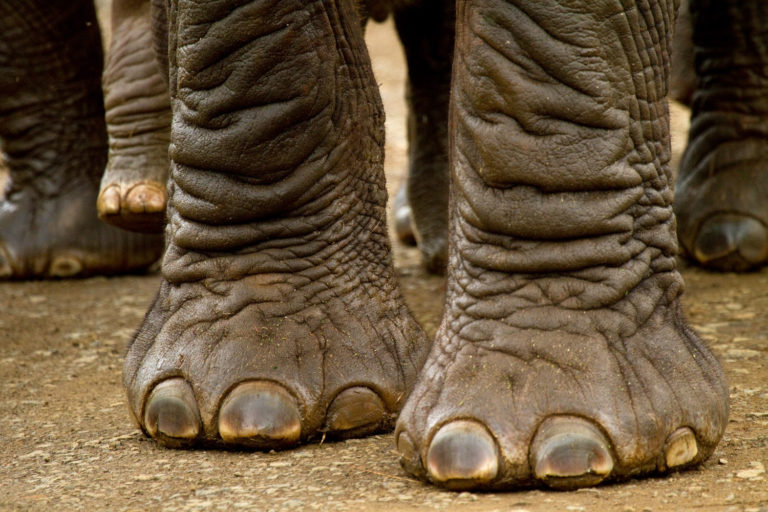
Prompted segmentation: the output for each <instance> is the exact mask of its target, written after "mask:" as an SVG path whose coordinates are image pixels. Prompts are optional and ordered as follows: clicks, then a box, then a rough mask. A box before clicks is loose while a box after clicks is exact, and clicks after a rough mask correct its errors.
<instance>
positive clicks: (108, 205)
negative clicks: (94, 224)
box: [96, 185, 120, 215]
mask: <svg viewBox="0 0 768 512" xmlns="http://www.w3.org/2000/svg"><path fill="white" fill-rule="evenodd" d="M96 209H97V210H98V212H99V215H115V214H117V213H119V212H120V190H119V187H118V186H117V185H110V186H108V187H107V188H105V189H104V190H103V191H102V192H101V194H99V199H98V200H97V203H96Z"/></svg>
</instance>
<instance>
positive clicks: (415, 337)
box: [124, 247, 428, 450]
mask: <svg viewBox="0 0 768 512" xmlns="http://www.w3.org/2000/svg"><path fill="white" fill-rule="evenodd" d="M296 250H301V249H296ZM296 250H293V249H290V248H287V249H285V251H282V250H280V249H277V248H274V249H272V250H268V251H266V252H264V253H262V254H251V255H248V256H243V255H241V256H240V257H237V258H235V257H230V259H229V261H228V262H227V261H225V260H226V258H224V257H221V256H219V257H216V258H204V257H202V256H201V255H193V254H186V255H184V256H173V255H171V256H169V255H166V258H165V261H164V265H165V267H164V268H165V273H166V274H168V273H169V270H168V269H167V268H166V267H168V266H169V265H170V266H173V265H178V268H179V269H183V271H185V272H186V271H191V272H193V273H197V272H200V271H203V269H205V268H215V269H219V270H220V271H221V273H222V274H225V275H223V276H222V277H221V278H218V277H214V278H201V279H200V280H199V281H193V282H183V283H176V284H171V283H169V282H164V284H163V285H162V287H161V289H160V292H159V294H158V297H157V300H156V301H155V304H154V306H153V307H152V309H151V310H150V312H149V314H148V315H147V317H146V320H145V322H144V325H143V326H142V328H141V329H140V330H139V333H138V335H137V336H136V338H135V340H134V342H133V343H132V345H131V348H130V350H129V353H128V357H127V360H126V364H125V372H124V382H125V386H126V388H127V391H128V397H129V404H130V408H131V412H132V414H133V415H134V417H135V418H136V421H137V423H138V425H139V426H140V427H141V429H142V430H143V431H144V432H145V433H146V434H147V435H149V436H151V437H153V438H154V439H156V440H157V441H158V442H159V443H160V444H163V445H165V446H169V447H191V446H198V445H203V446H219V447H236V448H247V449H258V450H271V449H283V448H288V447H291V446H294V445H296V444H298V443H303V442H308V441H311V440H321V439H324V438H325V437H326V436H327V437H329V438H336V439H339V438H348V437H359V436H364V435H368V434H372V433H375V432H381V431H386V430H389V429H391V428H392V427H393V425H394V419H395V417H396V415H397V413H398V412H399V410H400V409H401V407H402V405H403V403H404V401H405V397H406V395H407V392H408V390H409V389H411V388H412V386H413V382H414V380H415V377H416V373H417V371H418V369H419V368H420V366H421V363H422V362H423V360H424V357H425V355H426V350H427V347H428V343H427V341H426V339H425V336H424V334H423V332H422V331H421V329H420V327H419V326H418V325H417V324H416V322H415V320H413V318H412V317H411V315H410V313H408V312H407V310H406V308H405V306H404V305H403V303H402V300H401V298H400V296H399V292H397V289H396V287H395V283H394V280H393V279H391V277H392V276H391V275H390V272H388V271H386V269H383V268H375V269H371V270H370V271H365V270H363V269H360V268H357V269H352V270H351V271H350V272H344V273H343V274H342V273H339V272H336V271H334V268H335V269H336V270H340V268H339V267H335V266H334V265H335V264H334V262H333V261H327V265H328V266H326V265H325V264H324V265H320V266H311V265H309V264H308V263H309V261H308V260H305V261H303V262H302V261H300V260H299V259H296V255H297V252H296ZM342 252H344V251H342ZM170 253H171V254H174V248H173V247H172V248H171V250H170ZM318 257H319V258H320V256H318ZM272 258H276V259H272ZM268 260H269V261H271V263H268ZM321 260H322V261H326V260H325V259H324V258H320V260H318V261H321ZM265 264H266V265H267V267H269V268H270V269H272V270H271V271H268V272H265V273H262V274H255V275H254V274H252V275H235V274H231V272H239V271H240V270H242V269H243V268H252V267H253V266H254V265H256V266H258V265H262V266H263V265H265ZM277 268H282V269H283V270H282V271H277V270H275V269H277ZM289 268H291V269H293V270H294V272H290V271H288V270H287V269H289ZM170 272H171V273H172V271H170ZM382 276H386V277H382Z"/></svg>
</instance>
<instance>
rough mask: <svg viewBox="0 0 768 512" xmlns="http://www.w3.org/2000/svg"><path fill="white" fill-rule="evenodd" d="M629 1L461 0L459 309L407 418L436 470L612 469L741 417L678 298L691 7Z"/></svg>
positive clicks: (508, 481) (440, 475) (408, 456)
mask: <svg viewBox="0 0 768 512" xmlns="http://www.w3.org/2000/svg"><path fill="white" fill-rule="evenodd" d="M617 4H618V2H613V1H591V2H578V1H572V2H571V1H562V2H556V1H542V0H530V1H522V0H521V1H515V2H506V1H500V0H475V1H470V0H467V1H460V2H459V3H458V5H457V13H456V16H457V27H458V29H457V46H456V59H455V61H454V78H453V84H454V90H453V92H452V102H453V103H452V110H451V112H452V114H451V126H450V128H451V136H452V138H453V140H452V144H451V173H452V174H451V179H452V183H451V201H450V204H451V211H450V227H451V231H450V233H451V234H450V257H449V261H448V283H447V290H448V291H447V298H446V310H445V315H444V318H443V321H442V324H441V326H440V329H439V331H438V334H437V338H436V340H435V344H434V346H433V348H432V352H431V353H430V356H429V357H428V359H427V362H426V363H425V366H424V369H423V371H422V373H421V376H420V378H419V381H418V383H417V385H416V388H415V389H414V391H413V392H412V394H411V396H410V398H409V399H408V402H407V404H406V406H405V408H404V409H403V412H402V414H401V416H400V419H399V420H398V426H397V432H396V440H397V447H398V450H399V451H400V453H401V456H402V463H403V465H404V467H405V468H406V469H407V470H408V471H410V472H412V473H413V474H414V475H416V476H418V477H420V478H423V479H426V480H429V481H432V482H434V483H437V484H438V485H443V486H447V487H452V488H511V487H517V486H522V485H531V484H533V485H535V484H542V483H543V484H546V485H549V486H552V487H558V488H573V487H581V486H587V485H594V484H596V483H598V482H600V481H602V480H603V479H606V478H620V477H626V476H630V475H637V474H643V473H648V472H654V471H668V470H673V469H678V468H682V467H687V466H689V465H691V464H696V463H698V462H700V461H702V460H704V459H705V458H706V457H708V456H709V454H710V453H712V450H713V449H714V447H715V445H716V444H717V442H718V440H719V439H720V436H721V435H722V433H723V431H724V429H725V426H726V423H727V418H728V390H727V386H726V383H725V379H724V375H723V372H722V370H721V368H720V366H719V365H718V363H717V361H716V360H715V358H714V357H713V356H712V354H711V353H710V352H709V351H708V350H707V348H706V346H705V345H704V344H703V343H702V341H701V340H700V339H699V338H698V337H696V335H695V334H694V333H693V332H691V330H690V329H689V328H688V327H687V326H686V324H685V320H684V319H683V316H682V312H681V309H680V305H679V296H680V293H681V292H682V280H681V277H680V275H679V274H678V272H677V270H676V269H675V254H676V251H677V248H676V243H675V235H674V217H673V214H672V208H671V201H672V192H671V190H670V186H669V169H668V160H669V133H668V122H669V119H668V110H667V105H666V99H665V97H666V93H667V75H668V67H669V65H668V48H667V42H668V40H669V32H670V27H671V25H672V23H673V21H674V7H673V6H672V5H671V2H670V5H668V6H666V7H664V6H662V5H659V4H658V3H657V2H653V3H651V4H650V5H649V4H648V3H645V2H639V3H638V5H636V6H635V5H628V6H622V5H617ZM654 43H656V44H654Z"/></svg>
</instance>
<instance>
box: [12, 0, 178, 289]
mask: <svg viewBox="0 0 768 512" xmlns="http://www.w3.org/2000/svg"><path fill="white" fill-rule="evenodd" d="M62 5H63V4H62ZM101 66H102V53H101V40H100V36H99V29H98V25H97V22H96V16H95V13H94V9H93V5H92V4H91V2H86V1H78V2H69V3H67V4H66V7H57V8H55V9H54V8H52V7H51V6H50V5H49V3H48V2H45V1H37V2H34V1H30V2H21V3H19V2H12V3H9V2H3V3H2V4H0V143H1V144H2V150H3V152H4V153H5V159H6V164H7V166H8V169H9V181H8V183H7V184H6V189H5V194H4V197H3V198H2V199H0V279H26V278H46V277H70V276H84V275H89V274H110V273H119V272H128V271H138V270H143V269H146V268H147V267H149V266H150V265H151V264H152V263H154V262H155V261H156V260H157V258H158V257H159V256H160V253H161V252H162V244H163V241H162V237H159V236H145V235H140V236H139V235H133V234H127V233H123V232H122V231H121V230H118V229H116V228H113V227H110V226H107V225H105V224H103V223H102V222H100V221H99V220H98V218H97V216H96V210H95V204H96V194H97V191H98V183H99V179H100V177H101V173H102V172H103V169H104V164H105V160H106V158H105V157H106V143H107V140H106V130H105V127H104V108H103V105H102V96H101V83H100V82H101Z"/></svg>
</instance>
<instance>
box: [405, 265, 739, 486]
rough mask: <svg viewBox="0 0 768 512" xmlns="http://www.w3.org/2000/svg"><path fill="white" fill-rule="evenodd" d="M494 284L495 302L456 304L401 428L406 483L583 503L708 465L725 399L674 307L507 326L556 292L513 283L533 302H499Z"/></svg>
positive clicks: (638, 298) (538, 318) (643, 290)
mask: <svg viewBox="0 0 768 512" xmlns="http://www.w3.org/2000/svg"><path fill="white" fill-rule="evenodd" d="M543 281H549V280H548V279H547V278H544V279H543ZM459 282H462V283H466V282H467V281H466V280H464V281H459ZM484 282H486V283H488V282H495V285H494V290H495V293H494V294H493V297H494V299H495V300H496V302H495V303H493V304H492V303H491V301H489V300H487V298H488V297H487V296H486V295H482V296H481V297H480V298H479V299H478V298H477V297H475V299H472V297H470V296H469V295H465V296H463V297H457V298H455V299H454V300H452V301H450V302H449V304H451V305H450V306H449V310H448V312H447V314H446V316H445V317H444V320H443V324H442V326H441V328H440V331H439V332H438V335H437V340H436V342H435V343H436V344H435V347H434V348H433V350H432V353H431V354H430V356H429V357H428V359H427V362H426V364H425V366H424V369H423V371H422V374H421V378H420V380H419V382H418V383H417V385H416V388H415V389H414V391H413V392H412V394H411V396H410V397H409V399H408V402H407V404H406V406H405V408H404V409H403V412H402V414H401V416H400V419H399V420H398V425H397V430H396V434H395V436H396V443H397V448H398V451H399V452H400V456H401V463H402V465H403V467H404V468H405V469H406V470H407V471H408V472H410V473H412V474H413V475H415V476H417V477H418V478H420V479H422V480H426V481H429V482H432V483H434V484H437V485H439V486H442V487H447V488H450V489H513V488H520V487H528V486H541V485H543V486H548V487H552V488H556V489H573V488H579V487H585V486H593V485H597V484H599V483H600V482H602V481H604V480H616V479H622V478H627V477H632V476H637V475H641V474H648V473H656V472H660V473H663V472H667V471H674V470H678V469H682V468H686V467H690V466H692V465H695V464H697V463H700V462H702V461H703V460H705V459H706V458H707V457H708V456H709V455H710V454H711V453H712V451H713V450H714V448H715V446H716V444H717V442H718V441H719V439H720V437H721V436H722V434H723V431H724V429H725V426H726V423H727V418H728V390H727V385H726V383H725V379H724V375H723V373H722V370H721V369H720V367H719V365H718V363H717V361H716V360H715V358H714V357H713V356H712V354H711V353H710V352H709V351H708V350H707V348H706V347H705V346H704V344H703V343H702V342H701V340H699V339H698V338H697V337H696V336H695V334H693V333H692V332H691V331H690V330H689V329H688V328H687V327H686V326H685V323H684V320H683V319H682V316H681V311H680V308H679V305H678V303H677V300H676V299H674V300H673V301H672V302H671V303H669V302H668V301H667V300H666V299H665V298H664V297H663V295H662V296H659V295H658V293H657V294H656V295H653V296H652V294H651V293H649V290H650V289H651V288H652V287H653V286H654V285H650V286H649V284H650V283H645V285H641V286H639V287H638V288H636V289H635V290H633V291H631V292H630V293H629V294H628V295H627V296H626V298H625V299H624V300H622V301H621V302H620V303H618V304H616V305H615V306H614V307H612V308H603V309H591V310H576V309H571V310H569V309H566V308H562V307H560V306H555V305H550V306H546V305H539V306H535V307H529V308H525V307H515V308H513V309H510V310H509V311H507V312H506V314H503V313H501V309H503V304H507V305H509V304H513V303H516V304H520V303H522V301H524V300H525V298H526V297H525V296H526V295H527V298H530V297H531V295H530V294H531V293H532V292H533V291H534V290H535V289H549V290H552V289H554V287H555V286H557V285H556V284H555V283H554V282H549V283H540V284H541V288H537V287H534V286H535V285H533V283H529V285H528V286H525V285H524V284H523V283H522V282H517V283H515V284H514V288H515V289H518V290H522V291H523V294H522V295H520V296H517V297H516V296H514V293H512V294H509V295H508V296H507V297H506V299H505V300H504V301H502V300H501V298H500V297H499V295H498V294H499V292H500V291H501V289H502V288H503V284H501V282H499V281H498V280H494V279H493V278H492V277H491V276H486V278H485V280H484ZM469 286H470V289H472V290H474V291H477V287H478V284H476V285H469ZM571 286H576V283H575V282H573V283H571ZM489 313H493V314H489ZM483 316H484V317H483Z"/></svg>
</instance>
